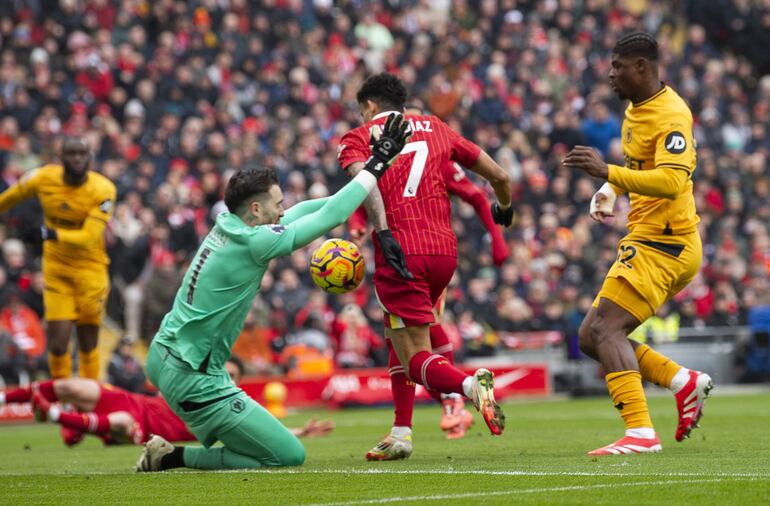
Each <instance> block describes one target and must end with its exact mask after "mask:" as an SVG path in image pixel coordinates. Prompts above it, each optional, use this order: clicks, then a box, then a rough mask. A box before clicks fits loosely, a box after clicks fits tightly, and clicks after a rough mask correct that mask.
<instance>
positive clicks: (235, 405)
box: [230, 399, 246, 413]
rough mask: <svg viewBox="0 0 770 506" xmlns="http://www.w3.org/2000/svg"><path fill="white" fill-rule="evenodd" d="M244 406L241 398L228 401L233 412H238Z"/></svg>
mask: <svg viewBox="0 0 770 506" xmlns="http://www.w3.org/2000/svg"><path fill="white" fill-rule="evenodd" d="M245 407H246V403H245V402H243V399H233V400H232V401H230V409H231V410H232V411H233V413H240V412H241V411H243V408H245Z"/></svg>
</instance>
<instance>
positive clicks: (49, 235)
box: [40, 225, 59, 241]
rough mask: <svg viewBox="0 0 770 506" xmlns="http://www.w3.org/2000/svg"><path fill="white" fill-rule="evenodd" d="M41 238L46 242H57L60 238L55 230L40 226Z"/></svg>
mask: <svg viewBox="0 0 770 506" xmlns="http://www.w3.org/2000/svg"><path fill="white" fill-rule="evenodd" d="M40 238H41V239H42V240H44V241H55V240H57V239H58V238H59V234H57V233H56V229H55V228H48V227H46V226H45V225H41V226H40Z"/></svg>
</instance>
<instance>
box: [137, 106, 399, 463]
mask: <svg viewBox="0 0 770 506" xmlns="http://www.w3.org/2000/svg"><path fill="white" fill-rule="evenodd" d="M377 133H378V134H379V132H377ZM408 138H409V131H408V123H407V122H406V121H404V119H403V116H401V115H400V114H392V115H391V116H390V117H389V118H388V121H387V123H386V124H385V129H384V130H383V131H382V133H381V134H379V135H377V138H374V137H373V138H372V140H371V147H372V157H371V158H370V159H369V160H368V161H367V162H366V166H365V167H364V169H365V170H363V171H362V172H361V173H359V174H358V175H357V176H356V177H355V178H353V179H352V180H351V181H350V183H348V184H347V185H346V186H344V187H343V188H342V189H341V190H340V191H339V192H337V193H336V194H335V195H333V196H331V197H327V198H323V199H316V200H310V201H306V202H302V203H299V204H297V205H296V206H294V207H292V208H291V209H289V210H288V211H286V213H285V214H284V212H283V207H282V202H283V195H282V193H281V189H280V188H279V187H278V179H277V178H276V175H275V172H274V171H272V170H265V169H246V170H243V171H241V172H238V173H237V174H235V175H234V176H233V177H232V179H230V182H229V183H228V185H227V188H226V190H225V204H227V208H228V210H229V212H224V213H222V214H220V215H219V216H218V217H217V220H216V224H215V225H214V227H213V228H212V229H211V231H210V232H209V234H208V235H207V236H206V238H205V239H204V240H203V243H202V244H201V245H200V247H199V249H198V252H197V253H196V255H195V258H194V259H193V261H192V263H191V264H190V268H189V269H188V271H187V273H186V274H185V277H184V279H183V281H182V286H181V287H180V288H179V291H178V292H177V294H176V298H175V299H174V305H173V307H172V309H171V312H169V313H168V314H167V315H166V317H165V318H164V319H163V322H162V323H161V327H160V330H159V331H158V333H157V335H156V336H155V339H154V340H153V342H152V345H151V347H150V351H149V354H148V356H147V373H148V376H149V378H150V380H151V381H152V382H153V384H155V386H157V387H158V389H159V390H160V392H161V393H162V394H163V396H164V397H165V399H166V401H167V402H168V404H169V406H170V407H171V409H172V410H174V412H175V413H176V414H177V415H178V416H179V418H181V419H182V420H183V421H184V422H185V423H186V424H187V427H188V428H189V429H190V432H192V433H193V435H195V437H196V438H197V439H198V441H200V442H201V443H202V444H203V446H179V447H175V446H174V445H172V444H171V443H169V442H168V441H166V440H165V439H163V438H161V437H159V436H155V437H153V438H151V439H150V440H149V441H148V442H147V443H146V444H145V448H144V451H143V453H142V455H141V457H140V458H139V461H138V462H137V465H136V470H137V471H140V472H146V471H163V470H166V469H171V468H175V467H191V468H195V469H247V468H260V467H266V466H298V465H301V464H302V463H303V462H304V461H305V449H304V447H303V446H302V444H301V443H300V442H299V440H298V439H297V438H296V437H295V436H294V435H293V434H292V433H291V432H289V430H288V429H287V428H286V427H284V426H283V425H282V424H281V422H279V421H278V420H277V419H276V418H275V417H274V416H273V415H271V414H270V413H269V412H268V411H267V410H266V409H264V408H263V407H262V406H260V405H259V404H258V403H257V402H256V401H254V400H253V399H251V398H250V397H249V396H248V395H246V394H245V393H244V392H243V390H241V389H240V388H238V387H236V386H235V385H234V384H233V383H232V381H230V377H229V376H228V375H227V372H226V371H225V368H224V363H225V361H226V360H227V358H228V357H229V356H230V350H231V349H232V346H233V343H234V342H235V340H236V338H237V337H238V334H239V332H240V330H241V328H242V327H243V323H244V320H245V318H246V314H247V312H248V310H249V308H250V307H251V304H252V302H253V300H254V297H255V296H256V294H257V293H258V292H259V287H260V283H261V281H262V276H263V274H264V272H265V270H267V267H268V264H269V262H270V260H272V259H273V258H276V257H281V256H288V255H290V254H291V253H292V252H293V251H294V250H296V249H299V248H302V247H303V246H305V245H307V244H309V243H310V242H312V241H313V240H315V239H317V238H318V237H320V236H322V235H323V234H325V233H326V232H328V231H329V230H331V229H333V228H334V227H337V226H338V225H340V224H341V223H343V222H344V221H345V220H347V218H348V217H349V216H350V214H351V213H353V211H355V210H356V208H357V207H358V206H359V205H361V203H362V202H363V201H364V199H365V198H366V197H367V195H368V194H369V192H370V191H371V190H372V189H373V188H375V187H376V186H377V180H378V179H379V178H380V177H381V176H382V175H383V173H384V172H385V171H386V169H387V168H388V167H389V166H390V164H391V163H392V162H393V161H394V160H395V158H396V157H397V156H398V154H399V153H400V152H401V149H403V147H404V145H405V144H406V142H407V141H408ZM216 441H221V442H222V443H223V446H220V447H216V448H212V447H211V446H212V445H213V444H214V443H215V442H216Z"/></svg>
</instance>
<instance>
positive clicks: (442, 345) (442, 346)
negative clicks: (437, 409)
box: [428, 324, 455, 402]
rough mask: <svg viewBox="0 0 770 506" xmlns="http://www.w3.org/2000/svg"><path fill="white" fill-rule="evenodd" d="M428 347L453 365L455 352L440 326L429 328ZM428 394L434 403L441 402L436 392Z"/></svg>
mask: <svg viewBox="0 0 770 506" xmlns="http://www.w3.org/2000/svg"><path fill="white" fill-rule="evenodd" d="M430 347H431V348H432V350H431V351H433V353H435V354H436V355H441V356H442V357H444V358H445V359H447V360H449V363H450V364H454V363H455V352H454V350H453V348H452V343H450V342H449V336H448V335H447V333H446V331H445V330H444V327H442V326H441V325H440V324H439V325H433V326H432V327H431V328H430ZM428 393H429V394H430V396H431V397H433V398H434V399H435V400H436V401H438V402H441V392H439V391H438V390H428Z"/></svg>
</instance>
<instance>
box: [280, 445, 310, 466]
mask: <svg viewBox="0 0 770 506" xmlns="http://www.w3.org/2000/svg"><path fill="white" fill-rule="evenodd" d="M304 463H305V447H304V446H302V443H300V442H299V440H298V441H296V444H294V445H289V448H287V449H286V451H285V452H284V454H283V455H281V465H284V466H301V465H302V464H304Z"/></svg>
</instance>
